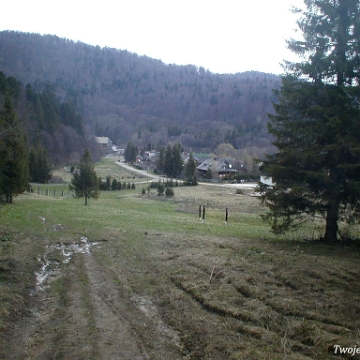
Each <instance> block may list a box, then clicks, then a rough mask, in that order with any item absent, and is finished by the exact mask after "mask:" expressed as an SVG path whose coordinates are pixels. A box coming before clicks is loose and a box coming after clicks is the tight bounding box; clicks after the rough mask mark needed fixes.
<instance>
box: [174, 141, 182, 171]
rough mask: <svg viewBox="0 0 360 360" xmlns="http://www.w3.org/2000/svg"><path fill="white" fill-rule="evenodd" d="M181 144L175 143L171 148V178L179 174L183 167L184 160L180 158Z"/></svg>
mask: <svg viewBox="0 0 360 360" xmlns="http://www.w3.org/2000/svg"><path fill="white" fill-rule="evenodd" d="M181 152H182V150H181V145H180V144H176V145H174V146H173V149H172V157H173V174H172V175H173V176H172V177H173V178H176V177H177V176H179V175H180V174H181V173H182V171H183V167H184V162H183V160H182V158H181Z"/></svg>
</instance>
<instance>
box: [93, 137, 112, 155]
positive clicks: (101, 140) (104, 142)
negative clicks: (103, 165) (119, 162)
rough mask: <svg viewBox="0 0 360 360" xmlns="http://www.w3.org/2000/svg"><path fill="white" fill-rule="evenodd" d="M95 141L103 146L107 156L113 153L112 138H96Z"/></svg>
mask: <svg viewBox="0 0 360 360" xmlns="http://www.w3.org/2000/svg"><path fill="white" fill-rule="evenodd" d="M95 140H96V142H97V143H99V144H100V145H101V147H102V148H103V150H104V153H105V154H112V153H113V143H112V141H111V140H110V138H108V137H105V136H95Z"/></svg>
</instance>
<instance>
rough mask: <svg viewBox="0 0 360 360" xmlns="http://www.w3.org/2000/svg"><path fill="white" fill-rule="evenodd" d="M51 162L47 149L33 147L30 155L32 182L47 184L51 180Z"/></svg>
mask: <svg viewBox="0 0 360 360" xmlns="http://www.w3.org/2000/svg"><path fill="white" fill-rule="evenodd" d="M51 169H52V166H51V162H50V157H49V155H48V153H47V151H46V149H44V148H42V147H41V146H37V147H36V148H34V147H32V148H31V150H30V153H29V170H30V181H32V182H36V183H42V184H45V183H46V182H48V181H49V180H50V179H51Z"/></svg>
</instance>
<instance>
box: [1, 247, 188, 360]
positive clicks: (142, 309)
mask: <svg viewBox="0 0 360 360" xmlns="http://www.w3.org/2000/svg"><path fill="white" fill-rule="evenodd" d="M104 243H105V242H92V243H91V242H88V243H87V244H85V245H84V244H82V243H81V242H80V244H79V243H74V244H65V245H64V244H57V246H53V247H50V248H48V249H47V251H46V253H44V254H41V255H40V256H39V260H40V261H43V264H44V265H43V266H42V272H41V274H40V272H38V273H37V278H38V283H37V286H36V288H35V289H34V290H33V291H31V292H30V293H29V295H30V296H31V299H30V302H29V311H28V313H27V315H26V316H24V317H23V318H22V319H21V321H20V322H18V324H17V325H16V327H15V328H14V329H12V330H11V331H10V332H9V333H8V334H7V336H6V339H4V340H5V346H4V348H3V350H2V352H1V353H0V358H1V359H14V360H15V359H16V360H19V359H69V360H70V359H71V360H75V359H86V360H88V359H101V360H113V359H129V360H130V359H132V360H142V359H180V358H181V351H180V350H181V347H180V345H179V338H178V335H177V333H176V332H175V331H173V330H172V329H171V328H170V327H168V326H167V325H166V324H165V323H164V322H163V321H162V319H161V317H160V315H159V314H158V312H157V308H156V307H155V306H154V305H152V301H151V300H150V299H146V298H143V297H141V296H139V295H135V294H134V293H133V291H132V290H131V287H130V286H129V285H128V278H127V276H125V275H124V274H123V270H126V269H122V270H120V269H118V271H114V269H113V268H112V269H111V266H110V267H109V266H104V264H99V257H100V258H101V256H103V255H102V250H101V247H106V245H105V244H104ZM59 252H60V253H61V254H62V256H59ZM45 258H46V259H48V260H46V262H45V261H44V259H45ZM60 258H62V259H61V260H60V261H59V259H60ZM126 271H127V270H126ZM50 285H51V287H50Z"/></svg>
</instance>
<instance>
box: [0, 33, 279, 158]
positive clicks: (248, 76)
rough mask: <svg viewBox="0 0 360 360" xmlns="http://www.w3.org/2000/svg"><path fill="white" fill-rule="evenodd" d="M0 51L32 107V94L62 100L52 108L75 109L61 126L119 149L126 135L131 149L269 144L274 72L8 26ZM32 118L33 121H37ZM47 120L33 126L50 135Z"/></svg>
mask: <svg viewBox="0 0 360 360" xmlns="http://www.w3.org/2000/svg"><path fill="white" fill-rule="evenodd" d="M0 54H1V56H0V70H1V71H2V72H3V73H4V74H5V75H6V76H13V77H15V78H16V79H18V80H19V81H21V83H22V84H24V86H25V95H26V96H27V97H28V100H29V101H30V105H31V108H32V109H35V108H36V106H37V99H36V98H37V96H38V95H36V96H33V94H32V93H33V92H34V93H36V94H42V95H41V96H42V97H48V96H56V97H57V99H58V100H59V103H60V104H64V105H62V106H60V109H58V113H60V114H64V113H71V114H74V112H76V113H77V114H78V116H70V117H68V120H65V118H66V116H65V118H63V120H62V125H63V126H62V129H63V130H64V126H65V127H67V129H68V130H70V129H71V131H72V132H74V134H75V133H76V134H77V135H78V136H83V135H84V131H86V132H88V133H93V134H95V135H97V136H109V137H110V138H111V140H112V141H113V142H114V143H115V144H117V145H118V146H121V147H125V146H126V144H127V142H128V141H132V142H133V143H134V144H136V145H137V146H138V147H139V149H141V148H145V147H148V146H149V144H151V146H152V147H153V148H159V147H160V146H166V145H167V144H168V143H169V142H172V143H175V142H180V143H181V144H182V146H183V147H184V148H185V149H188V150H194V151H198V152H210V151H213V150H214V149H215V148H216V147H217V146H218V145H219V144H222V143H228V144H231V145H232V146H233V147H234V148H235V149H239V151H241V150H244V149H252V152H255V153H262V152H264V151H268V150H269V148H270V147H271V144H270V137H269V134H268V132H267V126H266V124H267V122H268V117H267V113H269V112H273V107H272V102H273V101H274V100H275V97H274V95H273V92H272V89H273V88H277V87H278V86H279V83H280V78H279V76H277V75H272V74H266V73H259V72H253V71H249V72H245V73H238V74H214V73H211V72H210V71H208V70H206V69H204V68H202V67H200V68H198V67H196V66H193V65H188V66H179V65H174V64H173V65H168V64H164V63H163V62H161V61H160V60H154V59H151V58H149V57H146V56H138V55H136V54H134V53H130V52H128V51H124V50H116V49H112V48H100V47H98V46H90V45H87V44H84V43H81V42H74V41H71V40H67V39H61V38H59V37H57V36H52V35H45V36H42V35H38V34H29V33H20V32H14V31H4V32H0ZM28 84H30V85H28ZM49 89H50V90H49ZM39 96H40V95H39ZM80 114H81V115H80ZM49 116H50V114H49ZM50 117H51V116H50ZM40 118H41V116H40ZM40 118H37V119H36V120H35V119H33V120H34V121H35V122H36V123H37V124H40V123H41V122H44V119H42V120H41V119H40ZM47 121H49V122H47ZM54 121H55V122H56V121H57V120H56V116H55V117H54V118H53V117H52V119H51V120H50V119H49V120H46V122H45V123H43V125H41V126H45V128H46V129H45V130H46V131H47V132H48V133H51V132H52V131H55V127H56V126H55V127H54V123H53V122H54ZM80 124H82V126H81V125H80ZM69 126H70V128H69ZM63 130H62V131H63ZM63 136H64V137H65V138H66V137H67V136H68V135H67V134H63ZM51 144H52V141H47V145H49V146H51ZM66 146H67V145H66ZM254 149H255V150H254ZM69 151H71V150H69Z"/></svg>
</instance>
